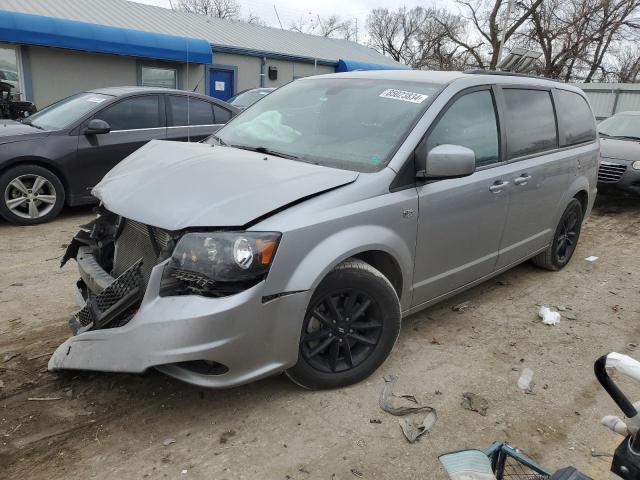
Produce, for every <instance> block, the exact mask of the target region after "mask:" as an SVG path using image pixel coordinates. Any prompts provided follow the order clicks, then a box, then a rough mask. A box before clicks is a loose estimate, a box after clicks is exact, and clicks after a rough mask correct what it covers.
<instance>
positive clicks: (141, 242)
mask: <svg viewBox="0 0 640 480" xmlns="http://www.w3.org/2000/svg"><path fill="white" fill-rule="evenodd" d="M174 235H175V234H173V233H172V232H168V231H165V230H162V229H159V228H156V227H151V226H149V225H144V224H142V223H139V222H136V221H134V220H130V219H126V218H122V217H120V216H118V215H115V214H114V213H111V212H108V211H106V210H104V209H101V210H100V212H99V215H98V217H97V218H96V219H95V220H94V221H92V222H90V223H88V224H86V225H83V226H82V227H81V230H80V231H79V232H78V233H77V234H76V236H75V237H74V238H73V240H72V241H71V243H70V245H69V246H68V248H67V250H66V252H65V254H64V256H63V258H62V261H61V267H62V266H64V265H65V264H66V263H67V262H68V261H69V260H70V259H75V260H76V263H77V264H78V270H79V273H80V279H79V280H78V282H77V284H76V285H77V288H78V293H79V295H80V296H81V297H82V300H81V302H82V303H84V306H83V307H82V308H81V309H80V311H78V312H77V313H76V314H74V315H73V316H72V317H71V319H70V320H69V327H70V328H71V331H72V332H73V334H74V335H78V334H80V333H83V332H86V331H88V330H93V329H101V328H113V327H121V326H123V325H126V324H127V323H128V322H129V320H130V319H131V318H132V317H133V315H134V314H135V313H136V311H137V309H138V307H139V306H140V303H141V302H142V298H143V296H144V292H145V289H146V285H147V283H148V281H149V276H150V274H151V269H152V268H153V267H154V266H155V265H157V264H158V263H160V262H162V261H164V260H165V259H167V258H168V257H169V256H170V255H171V252H172V250H173V248H174V247H175V241H176V238H175V237H174Z"/></svg>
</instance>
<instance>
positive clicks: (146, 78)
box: [140, 65, 178, 88]
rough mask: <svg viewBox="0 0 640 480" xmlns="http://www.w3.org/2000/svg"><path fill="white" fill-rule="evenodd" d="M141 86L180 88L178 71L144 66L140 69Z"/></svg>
mask: <svg viewBox="0 0 640 480" xmlns="http://www.w3.org/2000/svg"><path fill="white" fill-rule="evenodd" d="M140 85H141V86H143V87H164V88H178V70H177V69H176V68H167V67H149V66H145V65H143V66H142V67H141V69H140Z"/></svg>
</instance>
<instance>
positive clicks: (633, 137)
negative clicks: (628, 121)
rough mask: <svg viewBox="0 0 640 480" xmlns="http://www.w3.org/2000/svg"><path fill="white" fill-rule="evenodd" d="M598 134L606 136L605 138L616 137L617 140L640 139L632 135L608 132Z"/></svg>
mask: <svg viewBox="0 0 640 480" xmlns="http://www.w3.org/2000/svg"><path fill="white" fill-rule="evenodd" d="M600 136H601V137H606V138H614V139H618V140H635V141H640V137H636V136H634V135H609V134H608V133H602V132H600Z"/></svg>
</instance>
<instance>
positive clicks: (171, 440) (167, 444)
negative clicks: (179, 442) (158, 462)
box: [162, 438, 176, 447]
mask: <svg viewBox="0 0 640 480" xmlns="http://www.w3.org/2000/svg"><path fill="white" fill-rule="evenodd" d="M172 443H176V439H175V438H165V439H164V440H163V441H162V445H164V446H165V447H168V446H169V445H171V444H172Z"/></svg>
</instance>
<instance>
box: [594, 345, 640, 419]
mask: <svg viewBox="0 0 640 480" xmlns="http://www.w3.org/2000/svg"><path fill="white" fill-rule="evenodd" d="M608 356H609V354H607V355H604V356H602V357H600V358H599V359H598V360H596V363H595V364H594V366H593V370H594V372H595V374H596V378H597V379H598V381H599V382H600V385H602V388H604V389H605V390H606V391H607V393H608V394H609V396H610V397H611V398H612V399H613V401H614V402H616V405H618V407H620V410H622V413H624V414H625V415H626V416H627V417H629V418H631V417H635V416H636V415H637V414H638V412H637V411H636V409H635V408H634V406H633V404H632V403H631V402H630V401H629V399H628V398H627V397H626V396H625V394H624V393H622V390H620V389H619V388H618V386H617V385H616V384H615V383H614V381H613V380H612V379H611V377H610V376H609V374H608V373H607V369H606V365H607V357H608Z"/></svg>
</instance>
